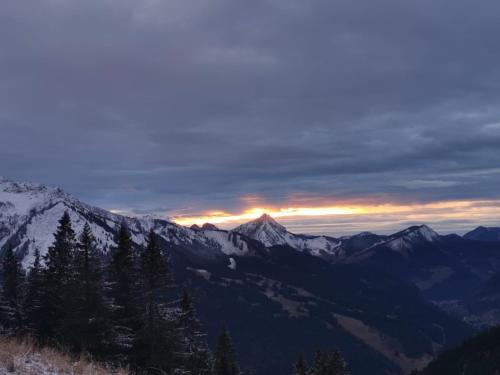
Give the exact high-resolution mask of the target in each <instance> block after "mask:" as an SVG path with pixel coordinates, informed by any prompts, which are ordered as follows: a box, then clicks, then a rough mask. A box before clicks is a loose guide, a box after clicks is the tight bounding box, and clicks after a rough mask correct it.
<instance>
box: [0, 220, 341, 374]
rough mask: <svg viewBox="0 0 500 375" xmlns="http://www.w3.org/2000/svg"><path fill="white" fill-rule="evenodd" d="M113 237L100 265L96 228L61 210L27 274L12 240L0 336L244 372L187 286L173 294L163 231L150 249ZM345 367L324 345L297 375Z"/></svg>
mask: <svg viewBox="0 0 500 375" xmlns="http://www.w3.org/2000/svg"><path fill="white" fill-rule="evenodd" d="M115 243H116V246H115V247H113V248H112V249H111V253H110V260H109V262H107V263H106V264H103V262H102V255H101V253H100V251H99V249H98V247H97V244H96V239H95V237H94V235H93V233H92V230H91V227H90V225H89V224H88V223H86V224H85V225H84V227H83V230H82V232H81V233H80V234H79V235H78V236H77V235H76V233H75V231H74V230H73V227H72V223H71V218H70V216H69V214H68V212H65V213H64V214H63V216H62V217H61V218H60V220H59V223H58V227H57V230H56V232H55V233H54V241H53V243H52V245H51V246H50V247H49V249H48V251H47V253H46V254H45V255H44V256H43V257H41V256H40V252H39V251H38V250H37V251H36V252H35V254H34V260H33V264H32V266H31V268H30V269H29V270H28V272H27V273H26V272H25V271H24V270H23V267H22V265H21V263H20V261H19V259H18V258H17V257H16V254H15V253H14V251H13V248H12V247H11V246H10V247H7V249H6V251H5V254H4V256H3V259H2V278H1V283H0V286H1V288H0V334H3V335H11V336H18V337H24V336H30V337H32V338H33V339H35V340H36V341H37V342H38V343H39V344H40V345H50V346H58V347H62V348H65V349H68V350H70V351H71V352H72V353H74V354H75V355H78V354H80V353H86V354H87V355H90V356H92V357H93V358H96V359H98V360H102V361H106V362H109V363H112V364H116V365H120V366H128V367H129V368H130V369H131V370H132V372H134V373H136V374H140V375H142V374H148V375H149V374H151V375H153V374H161V375H163V374H165V375H167V374H168V375H240V374H242V371H240V369H239V366H238V364H237V361H236V359H235V352H234V348H233V344H232V340H231V337H230V334H229V332H228V330H227V329H226V328H223V329H222V331H221V333H220V335H219V339H218V343H217V346H216V348H215V351H214V352H213V353H212V352H211V351H210V349H209V348H208V345H207V342H206V338H205V335H204V334H203V333H202V332H201V328H200V322H199V320H198V318H197V314H196V310H195V307H194V305H193V301H192V299H191V296H190V294H189V293H188V291H187V290H183V291H182V294H181V296H180V297H179V298H177V299H176V300H169V299H168V298H167V296H168V295H171V293H169V291H171V290H172V289H173V288H174V287H175V286H174V278H173V274H172V272H171V269H170V267H169V264H168V261H167V257H166V256H165V254H164V253H163V251H162V247H161V246H160V242H159V238H158V236H157V235H156V234H155V233H154V232H153V231H150V232H149V234H148V237H147V240H146V246H145V247H144V248H143V249H140V250H139V249H136V247H135V246H134V243H133V241H132V237H131V233H130V231H129V229H128V227H127V226H126V224H125V223H123V224H121V226H120V227H119V229H118V231H117V234H116V238H115ZM346 368H347V366H346V363H345V361H344V359H343V357H342V354H341V353H340V351H338V350H335V351H332V352H321V351H318V352H317V353H316V356H315V358H314V362H313V364H312V365H311V366H310V367H308V366H307V365H306V362H305V360H304V359H303V358H302V357H300V358H299V360H298V361H297V362H296V363H295V365H294V366H293V368H292V374H293V375H346V374H347V369H346Z"/></svg>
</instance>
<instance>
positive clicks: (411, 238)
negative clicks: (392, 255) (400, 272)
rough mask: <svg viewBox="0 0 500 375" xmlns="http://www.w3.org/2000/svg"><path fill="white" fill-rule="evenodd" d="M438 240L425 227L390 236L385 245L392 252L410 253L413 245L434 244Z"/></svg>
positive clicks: (420, 226)
mask: <svg viewBox="0 0 500 375" xmlns="http://www.w3.org/2000/svg"><path fill="white" fill-rule="evenodd" d="M439 239H440V236H439V234H438V233H436V232H435V231H434V230H433V229H431V228H430V227H428V226H427V225H419V226H413V227H409V228H407V229H405V230H403V231H401V232H399V233H396V234H394V235H392V236H391V237H390V238H389V240H388V241H387V245H388V246H389V247H390V248H391V249H392V250H394V251H397V252H404V253H405V254H406V253H407V252H408V251H412V249H413V248H414V245H418V244H423V243H434V242H436V241H438V240H439Z"/></svg>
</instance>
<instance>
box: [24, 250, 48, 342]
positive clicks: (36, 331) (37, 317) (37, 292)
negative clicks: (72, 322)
mask: <svg viewBox="0 0 500 375" xmlns="http://www.w3.org/2000/svg"><path fill="white" fill-rule="evenodd" d="M42 272H43V270H42V265H41V263H40V250H38V249H36V250H35V259H34V261H33V266H32V267H31V269H30V271H29V273H28V277H27V287H26V289H27V290H26V299H25V301H24V306H25V311H26V318H27V323H28V328H29V330H30V331H31V335H33V336H34V337H36V338H38V337H39V335H40V327H41V326H42V325H43V321H42V319H43V311H42V307H43V291H42V288H43V275H42Z"/></svg>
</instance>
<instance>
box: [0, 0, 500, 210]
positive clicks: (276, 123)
mask: <svg viewBox="0 0 500 375" xmlns="http://www.w3.org/2000/svg"><path fill="white" fill-rule="evenodd" d="M0 7H1V12H0V43H1V45H2V49H1V51H0V130H1V133H0V167H1V169H0V174H3V175H5V176H6V177H10V178H14V179H20V180H35V181H41V182H45V183H49V184H54V185H61V186H62V187H64V188H66V189H68V190H69V191H71V192H73V193H75V194H76V195H77V196H79V197H81V198H83V199H85V200H87V201H90V202H91V203H95V204H98V205H101V206H104V207H106V208H117V209H124V210H130V211H136V212H138V213H142V212H150V211H156V212H168V213H170V214H176V215H178V214H182V213H185V214H193V213H195V212H197V211H203V210H205V209H223V210H240V209H242V208H244V207H245V206H246V205H247V204H248V197H258V199H260V200H263V201H266V202H272V203H273V204H275V205H286V204H287V203H290V201H293V200H298V201H299V202H300V201H303V200H306V201H307V200H309V199H311V200H315V201H317V200H318V199H324V200H325V201H328V202H335V201H337V200H340V201H346V200H365V201H377V202H378V201H384V200H386V201H391V202H394V201H397V202H429V201H440V200H456V199H497V198H500V189H498V186H500V173H499V172H500V164H499V160H500V158H499V151H500V109H499V108H498V102H499V99H500V64H499V62H500V49H499V48H498V46H499V45H500V3H499V2H498V1H494V0H486V1H482V2H481V4H477V3H474V2H471V1H466V0H442V1H435V0H434V1H431V0H423V1H422V0H419V1H417V0H410V1H405V2H401V1H400V0H382V1H377V2H376V3H373V2H369V1H357V2H353V1H350V0H344V1H339V0H328V1H326V0H325V1H314V0H313V1H308V2H304V1H298V0H282V1H281V0H280V1H278V0H268V1H262V0H256V1H251V2H245V1H233V0H193V1H185V0H169V1H157V0H143V1H132V0H99V1H97V0H87V1H76V0H75V1H69V0H36V1H35V0H32V1H30V0H28V1H22V2H20V1H15V0H7V1H4V2H2V5H0Z"/></svg>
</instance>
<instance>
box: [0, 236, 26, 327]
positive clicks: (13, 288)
mask: <svg viewBox="0 0 500 375" xmlns="http://www.w3.org/2000/svg"><path fill="white" fill-rule="evenodd" d="M2 269H3V278H2V292H3V293H2V294H3V299H4V301H5V302H4V303H6V309H5V310H4V315H6V318H7V320H6V323H7V324H6V326H8V327H9V328H10V330H11V331H13V332H15V333H17V332H20V331H21V330H22V329H23V322H24V313H23V310H24V309H23V303H22V302H23V297H24V295H23V294H24V286H25V274H24V271H23V268H22V266H21V262H19V260H18V259H17V257H16V254H15V253H14V250H13V248H12V246H9V247H8V248H7V251H6V252H5V254H4V258H3V261H2Z"/></svg>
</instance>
